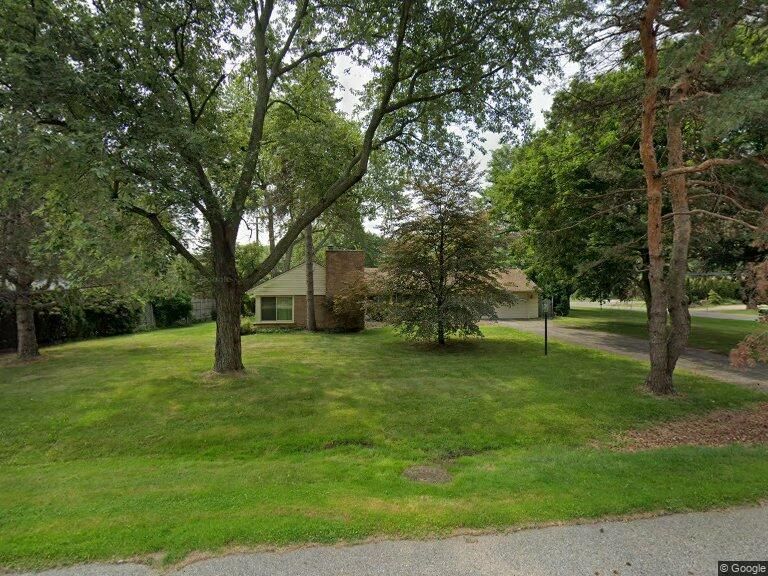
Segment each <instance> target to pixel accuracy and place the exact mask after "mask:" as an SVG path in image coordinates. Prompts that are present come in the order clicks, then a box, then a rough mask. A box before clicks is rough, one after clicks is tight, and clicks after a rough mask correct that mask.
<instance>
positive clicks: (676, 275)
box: [667, 80, 691, 381]
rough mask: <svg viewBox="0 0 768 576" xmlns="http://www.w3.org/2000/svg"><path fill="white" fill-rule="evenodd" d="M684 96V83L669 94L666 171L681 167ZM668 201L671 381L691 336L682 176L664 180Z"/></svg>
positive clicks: (688, 222)
mask: <svg viewBox="0 0 768 576" xmlns="http://www.w3.org/2000/svg"><path fill="white" fill-rule="evenodd" d="M687 92H688V82H687V81H686V80H683V81H681V82H679V83H678V84H677V85H676V86H675V87H674V88H673V90H672V98H671V104H672V109H671V110H670V111H669V115H668V117H667V158H668V164H669V168H670V169H674V168H681V167H682V166H683V119H682V111H681V110H680V109H679V104H680V103H681V102H682V101H683V100H684V99H685V97H686V96H687ZM667 187H668V189H669V191H670V195H671V198H672V210H673V213H674V215H673V222H674V233H673V239H672V254H671V256H670V261H669V273H668V277H667V294H668V299H669V301H668V309H669V318H670V322H671V328H670V332H669V339H668V342H667V375H668V377H669V379H670V381H671V380H672V374H673V373H674V371H675V366H676V365H677V360H678V359H679V358H680V354H682V353H683V351H684V350H685V348H686V346H688V337H689V336H690V334H691V314H690V311H689V310H688V297H687V294H686V291H685V279H686V276H687V272H688V247H689V245H690V242H691V216H690V213H689V212H690V208H689V206H688V193H687V190H686V177H685V175H684V174H679V175H677V176H672V177H670V178H669V179H668V180H667Z"/></svg>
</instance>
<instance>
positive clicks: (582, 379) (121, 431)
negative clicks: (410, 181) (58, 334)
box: [0, 324, 768, 568]
mask: <svg viewBox="0 0 768 576" xmlns="http://www.w3.org/2000/svg"><path fill="white" fill-rule="evenodd" d="M484 330H485V332H486V334H487V338H486V339H485V340H484V341H481V342H477V343H471V344H461V345H456V346H454V347H453V348H452V349H450V350H448V351H437V350H433V349H429V348H424V347H421V346H414V345H410V344H407V343H404V342H402V341H401V340H399V339H398V338H396V337H395V336H394V335H393V334H392V333H391V332H390V331H389V330H387V329H375V330H368V331H366V332H364V333H361V334H350V335H330V334H306V333H290V334H256V335H252V336H247V337H245V338H244V339H243V346H244V356H245V363H246V365H247V366H248V368H249V373H248V375H247V376H245V377H241V378H221V377H213V376H211V375H209V374H208V373H207V370H208V369H209V367H210V365H211V362H212V346H213V325H212V324H205V325H199V326H194V327H191V328H184V329H176V330H165V331H158V332H153V333H146V334H139V335H133V336H126V337H117V338H110V339H102V340H93V341H88V342H81V343H77V344H68V345H64V346H59V347H52V348H48V349H46V350H45V351H44V359H43V360H41V361H39V362H35V363H33V364H29V365H25V366H18V365H15V363H14V362H13V360H12V358H10V357H5V358H2V359H0V366H1V367H0V410H1V411H2V413H1V414H0V566H5V567H7V568H39V567H45V566H51V565H55V564H61V563H73V562H81V561H91V560H97V559H99V560H108V559H116V558H128V557H142V556H148V555H150V554H154V553H158V552H160V553H162V554H164V555H165V556H164V561H165V562H166V563H168V562H174V561H178V560H180V559H182V558H183V557H184V556H185V555H187V554H188V553H190V552H191V551H195V550H202V551H214V552H223V551H226V550H227V549H231V548H235V547H258V546H265V545H267V546H272V545H277V546H279V545H288V544H294V543H305V542H334V541H339V540H347V541H354V540H360V539H364V538H368V537H372V536H382V535H383V536H391V537H401V536H409V537H423V536H428V535H435V534H447V533H450V532H451V531H453V530H456V529H494V528H503V527H508V526H516V525H524V524H532V523H546V522H556V521H565V520H571V519H576V518H584V517H599V516H605V515H616V514H631V513H637V512H646V511H662V510H688V509H703V508H709V507H716V506H724V505H729V504H736V503H744V502H755V501H758V500H760V499H762V498H765V497H766V496H768V483H767V482H766V481H765V479H766V477H768V447H766V446H764V445H759V446H741V445H733V446H726V447H673V448H664V449H659V450H651V451H640V452H632V453H630V452H618V451H612V450H610V449H608V448H605V447H601V446H605V445H607V444H610V440H611V438H613V436H614V435H615V434H617V433H620V432H622V431H626V430H628V429H631V428H637V427H646V426H650V425H653V424H654V423H658V422H660V421H666V420H671V419H676V418H679V417H682V416H685V415H689V414H699V413H705V412H708V411H711V410H713V409H717V408H738V407H744V406H748V405H751V404H753V403H754V402H755V401H756V400H758V399H763V400H764V398H765V397H764V396H759V395H758V394H757V393H755V392H751V391H748V390H744V389H741V388H737V387H735V386H729V385H724V384H720V383H716V382H714V381H711V380H707V379H704V378H697V377H692V376H682V375H681V376H680V377H679V380H678V387H679V389H680V390H681V392H682V394H681V395H680V396H679V397H676V398H674V399H657V398H653V397H651V396H649V395H647V394H645V393H643V392H642V391H639V387H640V385H641V384H642V382H643V378H644V375H645V368H644V367H643V365H642V364H641V363H638V362H634V361H631V360H627V359H622V358H618V357H614V356H609V355H606V354H602V353H599V352H595V351H590V350H586V349H580V348H577V347H573V346H568V345H565V344H558V343H555V344H551V346H552V348H553V352H554V353H553V354H552V355H550V356H549V357H548V358H544V357H543V356H542V355H541V348H542V346H541V342H540V339H539V338H537V337H535V336H531V335H526V334H521V333H518V332H516V331H514V330H512V329H510V328H502V327H486V328H484ZM419 464H426V465H430V464H440V465H442V466H444V467H445V468H446V469H447V470H448V471H449V472H450V474H451V475H452V477H453V479H452V480H451V481H450V482H449V483H447V484H439V485H427V484H419V483H416V482H414V481H412V480H409V479H407V478H405V477H404V476H403V470H404V469H405V468H406V467H409V466H412V465H419Z"/></svg>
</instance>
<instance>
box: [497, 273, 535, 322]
mask: <svg viewBox="0 0 768 576" xmlns="http://www.w3.org/2000/svg"><path fill="white" fill-rule="evenodd" d="M497 278H498V280H499V283H500V284H501V286H502V287H503V288H506V289H507V290H509V291H510V292H512V294H513V295H514V296H515V302H514V303H513V304H511V305H509V306H497V307H496V316H497V317H498V318H499V320H512V319H520V318H538V317H539V315H540V305H539V290H538V288H537V287H536V284H534V283H533V282H531V281H530V279H529V278H528V276H526V275H525V272H523V271H522V270H520V269H519V268H510V269H508V270H505V271H504V272H502V273H500V274H499V275H498V276H497Z"/></svg>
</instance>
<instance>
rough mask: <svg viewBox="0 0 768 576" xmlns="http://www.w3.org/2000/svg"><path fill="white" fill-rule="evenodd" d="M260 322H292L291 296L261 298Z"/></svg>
mask: <svg viewBox="0 0 768 576" xmlns="http://www.w3.org/2000/svg"><path fill="white" fill-rule="evenodd" d="M261 321H262V322H293V296H262V297H261Z"/></svg>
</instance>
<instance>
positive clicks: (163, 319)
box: [151, 293, 192, 328]
mask: <svg viewBox="0 0 768 576" xmlns="http://www.w3.org/2000/svg"><path fill="white" fill-rule="evenodd" d="M151 303H152V310H153V311H154V314H155V323H156V324H157V325H158V326H160V327H163V328H165V327H167V326H174V325H177V324H179V323H180V322H185V321H187V320H189V316H190V314H191V313H192V298H191V297H190V296H189V295H187V294H183V293H179V294H174V295H173V296H168V297H161V298H155V299H153V300H152V302H151Z"/></svg>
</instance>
